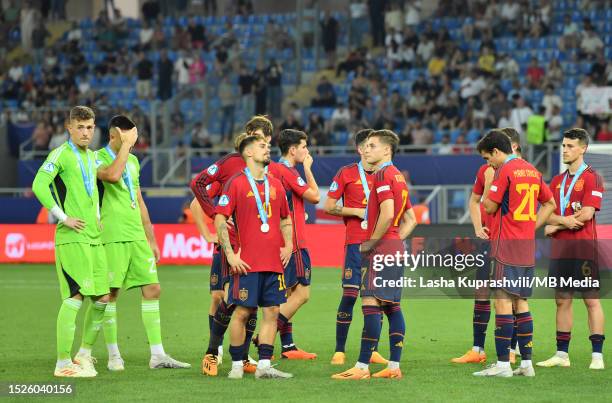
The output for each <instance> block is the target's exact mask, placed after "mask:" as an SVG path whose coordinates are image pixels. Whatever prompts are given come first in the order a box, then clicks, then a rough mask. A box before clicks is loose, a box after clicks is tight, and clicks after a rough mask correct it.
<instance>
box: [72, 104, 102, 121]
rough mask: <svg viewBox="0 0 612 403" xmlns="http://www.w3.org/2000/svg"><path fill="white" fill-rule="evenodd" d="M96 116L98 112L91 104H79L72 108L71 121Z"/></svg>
mask: <svg viewBox="0 0 612 403" xmlns="http://www.w3.org/2000/svg"><path fill="white" fill-rule="evenodd" d="M95 118H96V114H95V113H94V111H93V109H91V108H90V107H89V106H83V105H79V106H75V107H74V108H72V109H70V121H73V120H76V121H83V120H89V119H95Z"/></svg>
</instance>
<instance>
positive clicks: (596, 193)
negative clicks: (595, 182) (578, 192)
mask: <svg viewBox="0 0 612 403" xmlns="http://www.w3.org/2000/svg"><path fill="white" fill-rule="evenodd" d="M591 195H592V196H596V197H599V198H603V194H602V193H601V192H599V191H597V190H593V191H592V192H591Z"/></svg>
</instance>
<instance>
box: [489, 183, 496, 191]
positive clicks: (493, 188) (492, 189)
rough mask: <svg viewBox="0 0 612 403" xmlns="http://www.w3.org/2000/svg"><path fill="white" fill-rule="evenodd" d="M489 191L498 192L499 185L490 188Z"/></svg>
mask: <svg viewBox="0 0 612 403" xmlns="http://www.w3.org/2000/svg"><path fill="white" fill-rule="evenodd" d="M489 191H491V192H497V185H491V188H489Z"/></svg>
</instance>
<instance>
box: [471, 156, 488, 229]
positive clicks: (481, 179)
mask: <svg viewBox="0 0 612 403" xmlns="http://www.w3.org/2000/svg"><path fill="white" fill-rule="evenodd" d="M489 167H490V165H489V164H483V165H482V166H481V167H480V168H478V172H477V173H476V182H474V187H473V188H472V192H473V193H474V194H475V195H479V196H482V195H483V194H484V189H485V175H484V174H485V171H486V170H487V168H489ZM483 201H484V200H481V202H480V221H481V223H482V225H483V226H484V227H487V228H489V230H491V219H492V218H493V215H491V214H487V212H486V211H485V210H484V207H483V205H482V202H483Z"/></svg>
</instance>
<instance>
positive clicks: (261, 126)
mask: <svg viewBox="0 0 612 403" xmlns="http://www.w3.org/2000/svg"><path fill="white" fill-rule="evenodd" d="M257 130H261V131H262V132H263V134H264V136H266V137H267V136H272V133H273V132H274V127H273V126H272V122H271V121H270V119H268V117H267V116H265V115H255V116H253V117H252V118H251V119H250V120H249V121H248V122H247V123H246V125H244V131H245V132H246V133H247V134H253V133H255V132H256V131H257Z"/></svg>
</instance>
